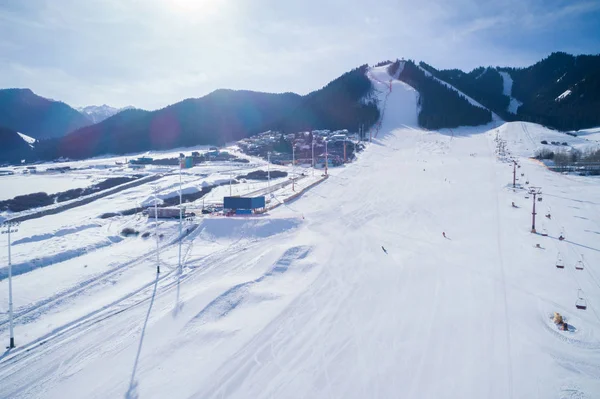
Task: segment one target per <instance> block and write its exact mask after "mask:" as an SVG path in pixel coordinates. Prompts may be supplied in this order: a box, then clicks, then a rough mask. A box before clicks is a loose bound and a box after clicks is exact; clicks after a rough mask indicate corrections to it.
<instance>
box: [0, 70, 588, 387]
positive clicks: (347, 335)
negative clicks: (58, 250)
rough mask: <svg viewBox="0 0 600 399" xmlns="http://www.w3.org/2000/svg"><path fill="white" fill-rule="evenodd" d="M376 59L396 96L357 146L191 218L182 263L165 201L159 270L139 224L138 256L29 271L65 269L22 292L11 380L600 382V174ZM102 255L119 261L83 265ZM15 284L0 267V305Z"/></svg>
mask: <svg viewBox="0 0 600 399" xmlns="http://www.w3.org/2000/svg"><path fill="white" fill-rule="evenodd" d="M371 76H372V78H373V79H375V78H377V79H376V80H377V81H381V83H378V85H380V86H377V89H378V90H379V91H380V92H381V93H382V94H381V95H382V96H383V95H385V96H386V97H387V106H386V111H385V114H384V118H383V121H382V123H381V126H382V127H381V132H380V134H379V136H378V138H377V139H376V140H374V141H373V144H372V145H370V146H369V147H368V149H367V150H366V152H365V153H363V154H362V155H361V157H360V159H359V161H358V162H356V163H354V164H350V165H347V166H346V167H344V168H337V169H335V168H332V169H331V173H332V175H331V176H330V177H329V179H327V180H326V181H325V182H324V183H322V184H320V185H318V186H316V187H315V188H313V189H312V190H310V191H308V192H306V193H305V194H304V195H303V196H302V197H300V198H299V199H297V200H295V201H293V202H290V203H286V204H284V205H282V206H280V207H279V208H277V209H275V210H273V211H271V212H269V214H267V215H263V216H260V217H254V218H251V217H243V218H231V219H230V218H206V219H202V220H199V221H198V222H197V226H191V225H186V228H190V229H191V231H190V234H189V235H188V236H186V237H185V238H184V239H183V241H182V252H183V263H184V264H185V268H184V270H183V273H182V274H179V273H177V269H176V265H177V259H178V249H179V248H178V245H177V242H176V241H173V240H171V237H173V236H175V237H176V235H177V233H176V226H177V224H176V223H174V222H168V221H164V222H161V229H164V231H165V232H166V233H167V234H169V236H170V237H169V239H166V240H165V241H164V242H163V243H161V246H162V248H163V249H162V250H161V253H160V259H161V262H162V265H163V269H162V271H161V274H160V277H159V278H158V279H156V278H155V276H156V274H155V272H154V270H155V263H154V261H155V253H153V252H148V251H149V249H148V248H149V247H150V245H149V244H150V243H148V244H143V241H142V240H143V239H142V238H139V239H138V238H134V239H126V240H124V241H123V242H120V243H118V244H116V245H114V247H119V246H120V247H121V248H122V249H121V250H120V251H122V252H125V250H126V249H127V248H130V249H132V250H136V251H140V250H141V249H143V250H144V251H143V252H144V254H145V255H144V256H142V257H136V256H132V257H131V258H127V257H126V255H124V254H123V253H121V252H119V253H118V254H117V253H115V252H110V253H109V254H110V255H112V256H108V255H106V254H104V255H102V254H99V255H97V256H96V258H95V259H92V258H88V259H89V261H90V262H94V266H92V265H91V264H90V266H89V267H87V268H85V267H84V266H83V265H82V264H76V263H73V264H70V265H69V267H65V266H64V265H63V266H62V267H61V268H60V269H56V270H55V272H54V273H53V274H50V273H48V274H46V275H45V276H46V279H40V278H39V277H38V278H34V277H35V276H34V275H33V273H29V274H23V275H20V276H18V277H16V278H15V279H14V290H15V293H18V292H21V294H17V295H20V298H22V300H24V299H26V297H27V296H28V295H31V296H33V295H34V294H35V293H36V292H37V290H36V289H35V288H36V287H43V286H46V287H47V286H51V285H52V284H53V282H54V281H56V282H60V284H61V286H60V287H61V290H62V291H61V293H59V294H57V295H55V296H52V297H51V298H50V299H48V300H47V301H46V302H44V300H43V299H39V300H37V301H35V302H34V301H31V303H27V302H26V303H24V304H23V303H22V304H21V305H20V306H19V308H18V309H17V312H21V314H22V316H20V318H19V319H18V320H17V325H16V329H15V332H16V341H17V345H19V347H18V348H17V349H16V350H12V351H9V352H7V353H5V354H4V355H0V381H2V384H0V397H11V398H25V397H27V398H31V397H34V398H35V397H39V398H42V397H43V398H64V397H111V398H112V397H127V398H133V397H143V398H164V397H170V398H190V397H191V398H396V397H401V398H408V399H410V398H415V399H423V398H473V399H480V398H498V399H506V398H565V397H580V398H583V397H589V398H593V397H596V396H597V394H598V392H600V367H599V366H598V365H600V318H599V312H600V266H599V265H600V248H599V246H598V241H599V240H598V237H599V236H600V213H599V212H598V205H599V204H600V190H599V184H600V182H599V181H598V180H597V179H594V178H585V177H578V176H568V175H561V174H555V173H552V172H549V171H548V170H547V169H546V168H544V167H543V166H542V165H540V164H539V163H538V162H534V161H531V160H529V159H528V158H525V157H524V156H521V154H523V155H525V149H524V148H521V147H520V146H521V145H522V144H523V143H518V142H514V141H515V140H516V139H515V138H516V137H517V135H522V133H523V130H522V129H523V127H522V126H521V125H519V124H507V125H504V126H501V127H495V124H494V123H492V124H490V125H488V126H480V127H472V128H462V129H453V130H448V131H441V132H436V131H423V130H421V129H418V128H417V127H416V93H415V92H414V91H411V90H409V89H408V88H406V87H405V86H404V85H397V84H395V82H393V83H392V89H391V91H390V90H389V81H388V82H387V83H386V81H385V80H386V76H385V75H384V73H383V72H382V71H378V70H376V69H374V70H372V71H371ZM386 84H387V85H388V93H387V94H386V88H385V87H386ZM391 104H396V105H398V106H399V107H397V108H395V109H394V111H392V107H391V106H390V105H391ZM400 105H406V106H405V107H402V106H400ZM409 105H410V106H409ZM529 127H530V126H529V125H528V128H529ZM531 127H532V129H529V130H533V126H531ZM519 129H520V130H519ZM530 134H532V133H531V131H530ZM496 137H498V138H499V139H502V140H504V141H505V142H506V145H507V147H508V150H510V151H512V152H513V156H515V157H517V159H518V160H519V161H520V165H521V168H519V171H520V172H521V173H523V174H526V175H527V176H528V179H529V181H530V183H531V184H532V185H536V186H540V187H542V189H543V201H542V202H539V203H537V205H538V208H537V209H538V219H537V223H538V228H539V229H540V230H541V229H542V228H543V229H545V230H547V232H548V236H547V237H544V236H541V235H535V234H531V233H530V228H531V208H530V207H531V204H532V202H531V201H532V200H531V199H528V198H525V193H524V191H523V190H520V189H516V190H513V189H512V188H511V184H510V183H511V182H512V170H513V169H512V166H511V164H510V163H504V162H502V161H501V160H500V159H499V157H498V156H497V154H496V153H495V149H496V142H495V141H494V140H495V139H496ZM532 140H533V138H532ZM526 145H528V144H526ZM532 145H533V144H532ZM525 148H527V147H525ZM529 150H531V148H529V149H528V151H529ZM528 155H529V154H528ZM519 183H523V182H522V181H520V182H519ZM511 202H514V203H515V205H516V206H518V208H513V207H512V206H511ZM548 208H549V209H550V211H551V219H547V218H545V217H544V216H543V214H545V213H546V212H547V209H548ZM126 221H127V220H125V219H117V220H116V223H124V222H126ZM27 223H28V222H25V223H24V224H23V226H22V227H23V229H26V228H27ZM139 223H147V224H148V227H149V228H153V227H154V226H153V222H152V220H144V219H142V220H140V221H139ZM561 230H562V231H563V233H564V234H566V238H567V239H566V240H564V241H559V240H558V239H557V237H558V235H559V234H560V232H561ZM443 232H444V233H445V236H446V237H447V238H444V237H443V235H442V233H443ZM80 233H83V231H80ZM536 244H540V247H541V248H536ZM19 245H24V244H19ZM144 245H147V246H148V248H144V247H143V246H144ZM136 248H137V249H136ZM559 252H560V254H561V258H562V259H563V261H564V262H565V268H564V269H557V268H556V267H555V261H556V258H557V255H558V253H559ZM582 256H583V261H584V264H585V268H584V270H576V269H575V267H574V266H575V264H576V263H577V261H579V260H581V259H582ZM111 262H112V263H111ZM128 262H129V263H128ZM109 264H110V265H109ZM92 267H93V268H94V270H95V271H96V272H97V271H98V270H99V269H102V268H103V272H104V274H99V275H98V274H93V273H90V274H89V275H88V276H87V277H88V278H89V279H91V282H89V283H85V282H84V283H81V282H80V281H81V279H75V278H74V277H73V276H74V275H78V274H85V273H86V270H88V269H90V268H92ZM50 270H52V269H51V267H50V266H49V267H47V268H45V269H44V271H50ZM69 279H71V280H74V281H79V282H80V283H77V284H79V285H74V286H73V287H67V286H65V284H66V283H63V281H65V280H69ZM85 281H87V280H85ZM42 282H43V284H42ZM85 284H87V285H85ZM40 289H41V288H40ZM46 289H48V288H46ZM579 290H581V292H579ZM24 292H27V294H26V295H24V294H23V293H24ZM578 292H579V294H580V295H581V296H582V297H584V298H585V300H586V301H587V309H586V310H579V309H577V308H576V307H575V302H576V300H577V296H578ZM6 297H7V288H6V283H5V282H2V283H0V298H1V299H0V300H1V301H3V302H0V303H1V306H2V308H1V309H0V311H5V309H6ZM107 298H112V299H110V300H109V299H107ZM555 311H558V312H560V313H561V314H563V315H564V316H565V317H566V318H567V319H568V323H569V325H571V326H572V328H571V331H566V332H563V331H559V330H558V329H557V328H556V326H554V325H553V324H552V322H551V321H550V319H549V315H550V314H551V313H552V312H555ZM24 312H26V313H24ZM7 330H8V328H7V325H6V323H4V324H0V333H1V336H2V337H4V338H5V339H6V337H7V334H8V333H7Z"/></svg>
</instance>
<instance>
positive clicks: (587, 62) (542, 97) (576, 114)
mask: <svg viewBox="0 0 600 399" xmlns="http://www.w3.org/2000/svg"><path fill="white" fill-rule="evenodd" d="M420 65H421V67H422V68H424V69H426V70H427V71H429V72H431V73H432V74H433V75H434V76H436V77H437V78H439V79H441V80H444V81H445V82H448V83H450V84H452V85H453V86H455V87H456V88H457V89H459V90H461V91H462V92H464V93H465V94H467V95H469V96H471V97H473V98H474V99H475V100H477V101H479V102H480V103H481V104H483V105H485V106H486V107H488V108H489V109H490V110H492V111H494V112H495V113H497V114H498V115H500V116H501V117H502V118H504V119H505V120H524V121H530V122H536V123H540V124H543V125H546V126H549V127H553V128H555V129H560V130H578V129H583V128H588V127H594V126H599V125H600V112H598V110H600V55H580V56H573V55H570V54H566V53H552V54H551V55H550V56H549V57H547V58H545V59H543V60H541V61H540V62H538V63H536V64H534V65H532V66H530V67H527V68H507V67H495V68H492V67H488V68H483V67H480V68H476V69H474V70H473V71H471V72H469V73H466V72H463V71H461V70H458V69H452V70H437V69H435V68H433V67H432V66H430V65H427V64H425V63H423V62H422V63H421V64H420ZM500 72H506V73H508V75H509V76H510V78H511V79H512V90H511V93H510V95H511V96H512V97H514V98H516V99H517V100H519V101H520V102H521V103H522V105H520V106H519V107H518V109H517V112H516V114H515V113H511V112H508V104H509V102H510V97H509V96H507V95H505V94H503V83H504V81H503V78H502V76H501V75H500ZM509 83H510V82H509Z"/></svg>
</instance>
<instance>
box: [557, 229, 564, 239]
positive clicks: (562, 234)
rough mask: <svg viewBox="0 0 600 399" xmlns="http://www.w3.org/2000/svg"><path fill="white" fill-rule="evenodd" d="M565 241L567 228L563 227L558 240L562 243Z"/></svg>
mask: <svg viewBox="0 0 600 399" xmlns="http://www.w3.org/2000/svg"><path fill="white" fill-rule="evenodd" d="M564 239H565V228H564V227H563V228H561V229H560V235H559V236H558V240H559V241H562V240H564Z"/></svg>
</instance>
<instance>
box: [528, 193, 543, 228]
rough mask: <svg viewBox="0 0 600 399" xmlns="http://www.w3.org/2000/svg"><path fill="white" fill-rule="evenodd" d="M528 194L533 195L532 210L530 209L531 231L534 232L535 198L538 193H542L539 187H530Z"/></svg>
mask: <svg viewBox="0 0 600 399" xmlns="http://www.w3.org/2000/svg"><path fill="white" fill-rule="evenodd" d="M529 194H530V195H532V196H533V210H532V211H531V232H532V233H536V231H535V215H536V213H535V200H536V197H537V196H538V195H541V194H542V189H541V188H540V187H530V188H529Z"/></svg>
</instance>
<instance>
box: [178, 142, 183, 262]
mask: <svg viewBox="0 0 600 399" xmlns="http://www.w3.org/2000/svg"><path fill="white" fill-rule="evenodd" d="M182 155H183V154H182ZM184 162H185V157H181V156H180V157H179V267H178V273H179V274H181V273H182V272H183V270H182V268H181V242H182V240H183V237H182V234H183V193H182V188H181V169H183V163H184Z"/></svg>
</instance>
